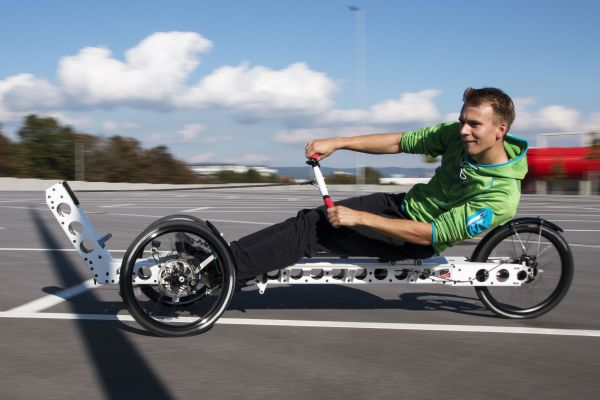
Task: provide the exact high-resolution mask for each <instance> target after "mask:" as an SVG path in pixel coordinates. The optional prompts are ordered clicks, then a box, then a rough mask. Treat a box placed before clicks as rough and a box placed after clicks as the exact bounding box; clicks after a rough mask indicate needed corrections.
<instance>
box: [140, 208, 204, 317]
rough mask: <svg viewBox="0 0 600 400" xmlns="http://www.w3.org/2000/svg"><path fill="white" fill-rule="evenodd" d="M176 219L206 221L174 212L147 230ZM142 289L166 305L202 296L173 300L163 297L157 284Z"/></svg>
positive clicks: (177, 303) (149, 296) (202, 222)
mask: <svg viewBox="0 0 600 400" xmlns="http://www.w3.org/2000/svg"><path fill="white" fill-rule="evenodd" d="M175 220H179V221H189V222H196V223H199V224H204V221H202V220H201V219H199V218H196V217H194V216H191V215H186V214H172V215H167V216H166V217H162V218H159V219H157V220H156V221H154V222H152V223H151V224H150V225H148V227H147V228H146V230H148V229H151V228H152V227H156V226H158V225H160V224H162V223H164V222H166V221H175ZM140 256H141V255H140ZM140 290H141V291H142V293H144V294H145V295H146V296H148V298H150V299H151V300H153V301H156V302H159V301H160V302H162V303H163V304H164V305H167V306H168V305H180V306H181V305H182V304H187V303H191V302H194V301H195V299H197V298H198V297H199V296H200V295H190V296H184V297H183V298H179V299H178V300H177V302H173V301H171V299H170V297H165V296H162V297H161V294H160V291H159V290H157V288H156V287H155V286H152V285H141V286H140Z"/></svg>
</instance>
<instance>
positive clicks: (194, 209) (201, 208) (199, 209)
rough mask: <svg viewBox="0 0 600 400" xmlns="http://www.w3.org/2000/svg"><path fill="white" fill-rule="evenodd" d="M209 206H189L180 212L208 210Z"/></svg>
mask: <svg viewBox="0 0 600 400" xmlns="http://www.w3.org/2000/svg"><path fill="white" fill-rule="evenodd" d="M209 208H212V207H196V208H189V209H187V210H183V211H181V212H196V211H202V210H208V209H209Z"/></svg>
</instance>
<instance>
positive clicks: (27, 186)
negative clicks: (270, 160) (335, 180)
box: [0, 178, 412, 195]
mask: <svg viewBox="0 0 600 400" xmlns="http://www.w3.org/2000/svg"><path fill="white" fill-rule="evenodd" d="M57 182H59V180H57V179H20V178H0V192H2V191H5V192H6V191H14V192H17V191H40V192H43V191H45V190H46V189H47V188H49V187H50V186H52V185H54V184H55V183H57ZM253 185H255V184H252V183H248V184H239V183H234V184H229V185H224V184H217V185H169V184H152V183H125V182H118V183H116V182H86V181H69V186H71V188H72V189H73V190H74V191H76V192H86V191H124V190H177V189H183V190H193V189H211V188H212V189H217V188H227V187H231V188H243V187H244V186H253ZM328 186H329V190H330V191H339V192H346V191H350V192H354V193H356V194H357V195H360V194H366V193H373V192H391V193H402V192H406V191H407V190H409V189H410V188H411V187H412V185H411V184H403V185H328ZM261 189H266V190H281V189H283V190H286V191H289V190H306V189H308V190H314V191H316V192H317V193H318V189H317V188H314V187H312V186H310V185H289V186H288V185H286V186H270V187H269V186H265V187H262V188H261Z"/></svg>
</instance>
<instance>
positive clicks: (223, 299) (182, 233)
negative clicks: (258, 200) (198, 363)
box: [120, 219, 235, 336]
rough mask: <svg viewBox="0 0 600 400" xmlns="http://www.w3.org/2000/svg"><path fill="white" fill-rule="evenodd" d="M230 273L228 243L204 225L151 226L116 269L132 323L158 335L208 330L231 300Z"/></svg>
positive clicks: (165, 223) (232, 279) (169, 223)
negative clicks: (133, 319)
mask: <svg viewBox="0 0 600 400" xmlns="http://www.w3.org/2000/svg"><path fill="white" fill-rule="evenodd" d="M234 282H235V270H234V264H233V259H232V258H231V256H230V253H229V249H228V248H227V244H226V243H225V242H224V241H223V240H221V239H220V238H219V237H217V235H216V234H215V232H214V231H213V230H212V229H211V228H210V227H209V226H208V225H207V224H206V223H205V222H203V221H200V220H197V221H193V222H192V221H191V220H183V219H174V220H165V221H161V222H158V223H154V224H151V225H150V226H149V227H148V228H146V230H145V231H144V232H142V233H141V234H140V235H139V236H138V237H137V238H136V239H135V240H134V241H133V243H132V244H131V246H130V247H129V249H128V250H127V252H126V253H125V257H124V258H123V264H122V266H121V276H120V285H121V294H122V296H123V300H124V302H125V305H126V306H127V309H128V310H129V312H130V313H131V315H132V316H133V317H134V318H135V320H136V321H137V322H138V323H139V324H140V325H142V326H143V327H144V328H146V329H148V330H149V331H151V332H152V333H154V334H156V335H159V336H185V335H191V334H198V333H202V332H204V331H206V330H208V329H210V328H211V327H212V326H213V325H214V323H215V322H216V321H217V320H218V319H219V317H220V316H221V315H222V314H223V312H225V310H226V309H227V306H228V305H229V303H230V301H231V298H232V296H233V289H234Z"/></svg>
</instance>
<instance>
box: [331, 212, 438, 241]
mask: <svg viewBox="0 0 600 400" xmlns="http://www.w3.org/2000/svg"><path fill="white" fill-rule="evenodd" d="M327 218H328V219H329V223H330V224H331V225H332V226H333V227H334V228H340V227H342V226H358V225H360V226H367V227H369V228H372V229H375V230H376V231H379V232H381V233H384V234H386V235H389V236H393V237H397V238H399V239H402V240H405V241H407V242H411V243H416V244H422V245H430V244H431V240H432V237H431V235H432V226H431V224H428V223H425V222H419V221H413V220H409V219H398V218H387V217H382V216H381V215H376V214H372V213H370V212H366V211H357V210H353V209H351V208H348V207H344V206H335V207H332V208H328V209H327Z"/></svg>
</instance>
